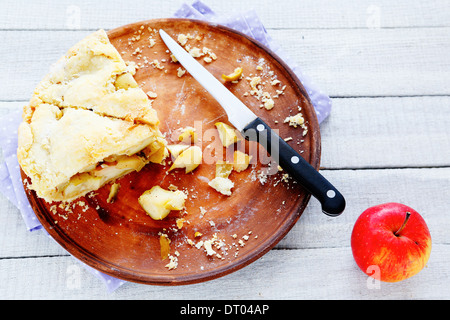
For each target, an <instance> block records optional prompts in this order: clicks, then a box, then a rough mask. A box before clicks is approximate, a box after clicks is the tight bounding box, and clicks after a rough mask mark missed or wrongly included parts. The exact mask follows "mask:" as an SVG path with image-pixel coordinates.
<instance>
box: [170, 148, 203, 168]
mask: <svg viewBox="0 0 450 320" xmlns="http://www.w3.org/2000/svg"><path fill="white" fill-rule="evenodd" d="M200 163H202V149H200V147H198V146H191V147H189V148H187V149H186V150H184V151H183V152H181V153H180V155H179V156H178V157H177V158H176V159H175V161H174V162H173V164H172V166H171V167H170V169H169V171H171V170H173V169H177V168H186V173H189V172H191V171H193V170H194V169H195V168H197V167H198V166H199V165H200Z"/></svg>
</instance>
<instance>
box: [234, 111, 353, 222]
mask: <svg viewBox="0 0 450 320" xmlns="http://www.w3.org/2000/svg"><path fill="white" fill-rule="evenodd" d="M243 134H244V137H245V138H246V139H247V140H250V141H256V142H259V143H260V144H261V145H262V146H263V147H264V148H265V149H266V150H267V152H268V153H269V154H270V155H271V157H272V158H273V159H274V160H275V161H276V162H277V163H278V164H279V165H280V166H281V168H283V170H284V171H286V172H287V173H288V174H289V176H291V177H293V178H294V179H295V180H296V181H298V182H299V183H300V184H301V185H302V186H303V187H304V188H305V189H306V190H308V191H309V192H310V193H311V194H312V195H313V196H314V197H315V198H316V199H317V200H319V202H320V203H321V205H322V211H323V213H325V214H327V215H329V216H333V217H335V216H338V215H340V214H341V213H342V212H343V211H344V209H345V199H344V197H343V196H342V194H341V193H340V192H339V191H338V190H337V189H336V188H335V187H334V186H333V185H332V184H331V183H330V182H329V181H328V180H327V179H325V178H324V177H323V176H322V175H321V174H320V173H319V172H318V171H317V170H316V169H315V168H314V167H313V166H311V165H310V164H309V163H308V162H307V161H306V160H305V159H304V158H303V157H302V156H301V155H300V154H299V153H298V152H297V151H295V150H294V149H293V148H292V147H291V146H290V145H289V144H287V143H286V141H284V140H283V139H281V138H280V136H278V135H277V134H276V133H275V132H274V131H273V130H272V129H271V128H270V127H269V126H268V125H267V124H266V123H265V122H264V121H262V120H261V119H260V118H256V119H255V120H253V121H252V122H250V123H249V124H248V125H247V126H246V127H245V128H244V130H243Z"/></svg>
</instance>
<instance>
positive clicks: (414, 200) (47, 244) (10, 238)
mask: <svg viewBox="0 0 450 320" xmlns="http://www.w3.org/2000/svg"><path fill="white" fill-rule="evenodd" d="M322 173H323V174H324V175H325V176H326V177H327V178H328V179H329V180H330V181H332V182H333V183H334V184H335V185H336V187H337V188H338V189H339V190H340V191H341V192H342V193H343V194H344V196H345V197H346V201H347V207H346V210H345V212H344V213H343V214H342V215H341V216H339V217H337V218H330V217H328V216H326V215H324V214H323V213H322V212H321V209H320V204H319V202H318V201H317V200H316V199H314V198H312V199H311V201H310V203H309V205H308V207H307V208H306V210H305V212H304V213H303V215H302V217H301V218H300V220H299V222H298V223H297V224H296V225H295V226H294V227H293V228H292V230H291V231H290V232H289V233H288V234H287V236H286V237H285V238H284V239H283V240H281V242H280V243H279V244H278V245H277V246H276V248H278V249H310V248H323V247H346V246H348V245H349V241H350V234H351V231H352V228H353V225H354V222H355V221H356V219H357V218H358V216H359V215H360V214H361V213H362V212H363V211H364V210H365V209H367V208H368V207H371V206H374V205H377V204H381V203H385V202H400V203H404V204H406V205H408V206H410V207H412V208H413V209H415V210H417V211H418V212H419V213H421V214H422V216H423V217H424V219H425V220H426V221H427V224H428V226H429V228H430V232H431V234H432V237H433V243H437V244H448V236H447V230H449V228H450V218H449V216H448V215H446V214H445V212H446V210H447V207H448V194H450V187H449V185H448V180H449V178H450V168H431V169H389V170H381V169H380V170H325V171H323V172H322ZM0 210H1V212H3V214H2V215H0V228H1V232H0V243H2V246H1V248H0V250H1V251H0V258H11V257H27V256H40V255H65V254H66V252H65V251H64V250H63V249H61V248H60V247H59V245H57V244H56V243H54V242H53V240H52V239H49V238H47V237H46V236H42V235H36V234H35V232H32V233H31V234H30V233H29V232H28V231H26V229H25V225H24V223H23V221H22V220H21V217H20V216H19V212H18V211H17V210H16V209H15V208H13V207H12V205H11V204H9V202H7V200H6V199H4V198H3V197H1V198H0ZM37 233H40V231H38V232H37Z"/></svg>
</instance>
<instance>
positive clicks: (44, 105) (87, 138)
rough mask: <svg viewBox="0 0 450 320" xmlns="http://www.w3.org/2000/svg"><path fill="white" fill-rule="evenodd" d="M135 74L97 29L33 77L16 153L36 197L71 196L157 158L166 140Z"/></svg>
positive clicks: (58, 198)
mask: <svg viewBox="0 0 450 320" xmlns="http://www.w3.org/2000/svg"><path fill="white" fill-rule="evenodd" d="M134 73H135V69H134V67H133V65H132V64H129V65H127V64H126V63H125V61H124V60H123V59H122V57H121V56H120V54H119V53H118V52H117V50H116V49H115V48H114V47H113V46H112V44H111V43H110V42H109V39H108V36H107V35H106V33H105V31H104V30H99V31H97V32H94V33H93V34H91V35H89V36H88V37H86V38H85V39H83V40H81V41H80V42H79V43H77V44H76V45H75V46H74V47H72V48H71V49H70V50H69V51H68V52H67V53H66V55H64V56H63V57H62V58H61V59H60V60H59V61H58V62H57V63H56V64H55V65H54V66H53V67H52V68H51V70H50V72H49V73H48V74H47V75H46V76H45V77H44V79H43V80H42V81H41V82H40V83H39V84H38V86H37V87H36V89H35V91H34V93H33V96H32V98H31V100H30V102H29V104H28V105H27V106H25V107H24V111H23V122H22V123H21V124H20V126H19V131H18V135H19V137H18V138H19V143H18V149H17V158H18V161H19V164H20V166H21V168H22V170H23V171H24V173H25V174H26V175H27V176H28V177H29V178H30V179H31V184H30V186H29V187H30V188H31V189H32V190H35V191H36V193H37V195H38V196H39V197H41V198H44V199H45V200H46V201H48V202H52V201H69V200H73V199H75V198H78V197H80V196H83V195H85V194H86V193H88V192H90V191H93V190H97V189H98V188H100V187H101V186H103V185H105V184H106V183H108V182H110V181H113V180H115V179H117V178H119V177H121V176H123V175H125V174H127V173H129V172H131V171H139V170H141V169H142V167H143V166H145V165H146V164H147V163H149V162H154V163H162V162H163V160H164V159H165V157H166V156H167V155H168V152H167V150H166V145H167V142H166V140H165V139H164V137H163V135H162V134H161V132H160V130H159V127H158V126H159V120H158V116H157V113H156V111H155V110H154V109H153V108H152V105H151V101H150V100H149V99H148V97H147V95H146V94H145V93H144V92H143V90H142V89H141V88H139V86H138V85H137V83H136V81H135V80H134V78H133V75H134Z"/></svg>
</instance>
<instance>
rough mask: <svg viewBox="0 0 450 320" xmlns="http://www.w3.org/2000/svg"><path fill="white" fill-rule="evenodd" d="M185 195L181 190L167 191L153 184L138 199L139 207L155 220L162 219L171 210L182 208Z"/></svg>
mask: <svg viewBox="0 0 450 320" xmlns="http://www.w3.org/2000/svg"><path fill="white" fill-rule="evenodd" d="M186 198H187V196H186V194H185V193H184V192H182V191H178V190H177V191H169V190H165V189H163V188H161V187H160V186H154V187H153V188H151V189H150V190H147V191H145V192H144V193H143V194H142V195H141V196H140V197H139V199H138V201H139V204H140V205H141V207H142V208H143V209H144V210H145V212H147V214H148V215H149V216H150V217H152V218H153V219H155V220H162V219H164V218H165V217H167V215H168V214H169V213H170V211H171V210H182V209H183V208H184V203H185V200H186Z"/></svg>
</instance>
